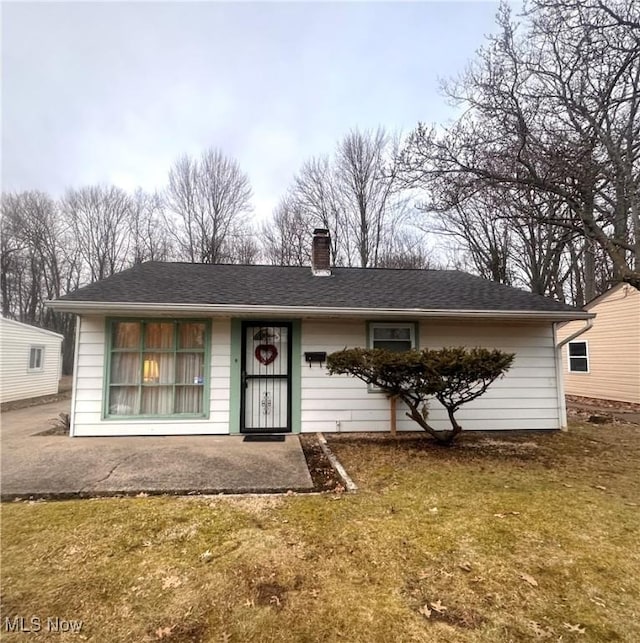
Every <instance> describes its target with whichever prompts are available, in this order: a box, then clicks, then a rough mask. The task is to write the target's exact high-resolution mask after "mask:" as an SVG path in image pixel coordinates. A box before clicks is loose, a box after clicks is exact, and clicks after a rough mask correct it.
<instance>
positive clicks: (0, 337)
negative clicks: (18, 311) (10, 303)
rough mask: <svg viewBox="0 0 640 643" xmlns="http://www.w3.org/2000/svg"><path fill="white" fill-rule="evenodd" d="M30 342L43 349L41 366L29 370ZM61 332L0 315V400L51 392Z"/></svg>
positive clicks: (57, 377) (55, 379)
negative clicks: (37, 368) (53, 331)
mask: <svg viewBox="0 0 640 643" xmlns="http://www.w3.org/2000/svg"><path fill="white" fill-rule="evenodd" d="M32 346H41V347H42V348H43V349H44V353H43V362H42V368H41V369H40V370H29V352H30V348H31V347H32ZM61 347H62V335H58V334H56V333H52V332H51V331H47V330H43V329H41V328H36V327H35V326H29V325H28V324H22V323H20V322H16V321H13V320H11V319H5V318H0V402H3V403H4V402H13V401H15V400H23V399H27V398H31V397H39V396H41V395H55V394H56V393H57V392H58V384H59V381H60V376H61V368H62V353H61Z"/></svg>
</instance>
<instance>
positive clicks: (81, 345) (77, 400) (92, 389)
mask: <svg viewBox="0 0 640 643" xmlns="http://www.w3.org/2000/svg"><path fill="white" fill-rule="evenodd" d="M78 332H79V336H78V352H77V355H76V364H75V369H76V372H75V374H74V407H73V428H72V431H73V435H75V436H108V435H190V434H226V433H228V432H229V373H230V321H229V319H213V320H212V321H211V342H210V371H209V382H210V386H209V387H208V389H207V390H206V391H205V395H209V415H208V417H205V418H181V419H177V418H168V419H164V418H153V419H148V418H145V419H143V418H140V419H123V420H119V419H115V418H109V419H103V408H104V404H103V394H104V393H103V392H104V367H105V346H106V345H107V342H106V341H105V339H106V338H105V318H104V317H97V316H96V317H93V316H92V317H81V318H79V331H78Z"/></svg>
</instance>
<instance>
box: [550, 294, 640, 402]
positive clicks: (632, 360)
mask: <svg viewBox="0 0 640 643" xmlns="http://www.w3.org/2000/svg"><path fill="white" fill-rule="evenodd" d="M584 309H585V310H587V311H589V312H590V313H595V315H596V318H595V319H594V320H593V327H592V328H591V329H590V330H589V331H588V332H586V333H584V335H581V336H580V337H577V338H576V339H574V340H573V341H570V342H568V344H567V345H566V348H565V350H564V351H563V354H562V360H563V366H564V369H563V370H564V375H565V379H564V381H565V393H568V394H570V395H580V396H582V397H594V398H600V399H605V400H616V401H621V402H635V403H636V404H640V291H638V290H637V289H636V288H634V287H633V286H631V285H629V284H618V285H616V286H614V287H613V288H611V289H610V290H607V292H605V293H603V294H602V295H600V296H599V297H596V299H594V300H592V301H590V302H589V303H588V304H587V305H586V306H585V307H584ZM578 327H579V323H578V324H577V325H576V322H571V323H568V324H565V325H563V326H562V327H561V328H560V329H559V330H558V337H560V338H562V339H564V338H566V337H570V336H571V334H572V333H573V332H574V331H575V330H576V328H578Z"/></svg>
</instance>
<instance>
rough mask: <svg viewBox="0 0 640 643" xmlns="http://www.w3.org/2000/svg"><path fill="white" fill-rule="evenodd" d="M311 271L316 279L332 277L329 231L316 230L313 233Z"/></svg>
mask: <svg viewBox="0 0 640 643" xmlns="http://www.w3.org/2000/svg"><path fill="white" fill-rule="evenodd" d="M311 271H312V272H313V274H314V275H315V276H316V277H330V276H331V237H330V236H329V230H326V229H325V228H316V229H315V230H314V231H313V246H312V248H311Z"/></svg>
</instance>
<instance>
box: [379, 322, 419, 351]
mask: <svg viewBox="0 0 640 643" xmlns="http://www.w3.org/2000/svg"><path fill="white" fill-rule="evenodd" d="M369 345H370V346H371V348H384V349H385V350H388V351H393V352H394V353H402V352H403V351H408V350H411V349H412V348H415V347H416V325H415V324H411V323H410V324H390V323H372V324H370V326H369Z"/></svg>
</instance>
